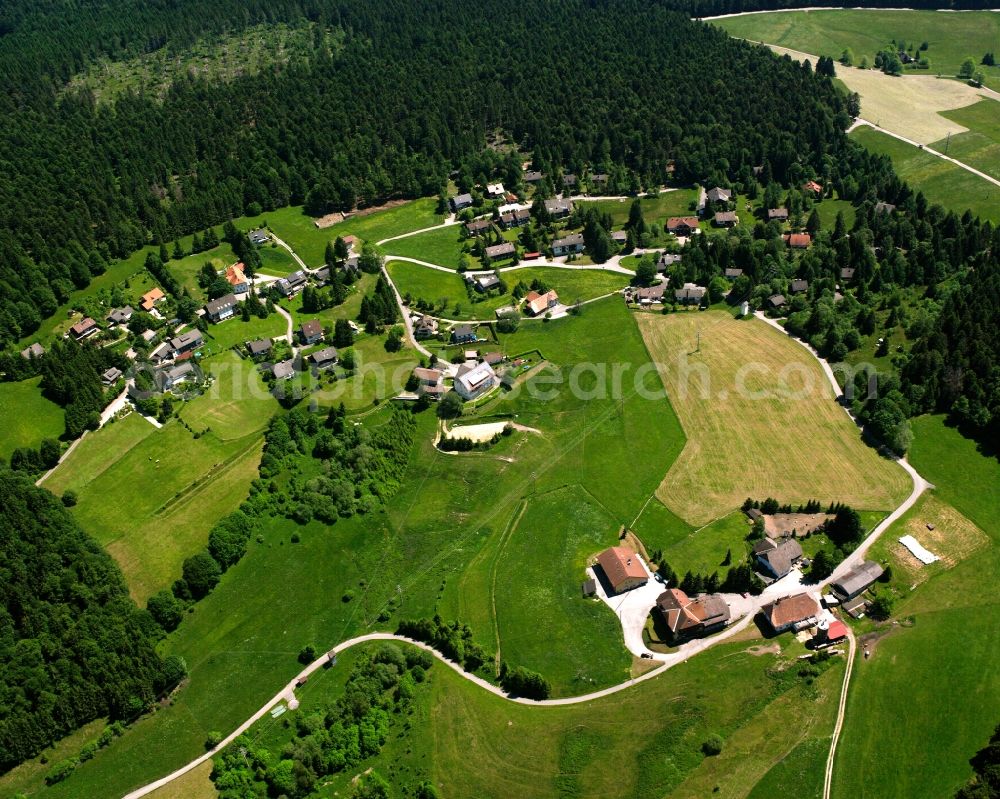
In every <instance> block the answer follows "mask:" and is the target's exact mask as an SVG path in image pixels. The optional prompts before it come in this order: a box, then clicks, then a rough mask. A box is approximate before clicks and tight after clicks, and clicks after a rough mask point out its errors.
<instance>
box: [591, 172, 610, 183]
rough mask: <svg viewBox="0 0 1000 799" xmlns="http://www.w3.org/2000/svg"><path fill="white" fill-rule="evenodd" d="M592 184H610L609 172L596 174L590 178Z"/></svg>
mask: <svg viewBox="0 0 1000 799" xmlns="http://www.w3.org/2000/svg"><path fill="white" fill-rule="evenodd" d="M590 182H591V183H597V184H600V185H601V186H604V185H606V184H607V182H608V173H607V172H595V173H594V174H593V175H591V176H590Z"/></svg>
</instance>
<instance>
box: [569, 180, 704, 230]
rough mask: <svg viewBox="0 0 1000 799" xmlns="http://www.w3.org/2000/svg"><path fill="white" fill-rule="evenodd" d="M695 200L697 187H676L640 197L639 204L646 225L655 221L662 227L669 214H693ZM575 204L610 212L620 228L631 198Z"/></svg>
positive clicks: (624, 220) (623, 222) (627, 213)
mask: <svg viewBox="0 0 1000 799" xmlns="http://www.w3.org/2000/svg"><path fill="white" fill-rule="evenodd" d="M697 201H698V190H697V189H676V190H673V191H666V192H662V193H661V194H659V195H658V196H656V197H646V196H643V197H640V198H639V205H640V207H641V208H642V216H643V219H645V220H646V224H647V225H652V224H654V223H656V224H659V225H660V226H661V227H662V226H664V225H666V222H667V219H668V218H669V217H671V216H690V215H691V214H693V213H694V204H695V203H696V202H697ZM577 204H578V205H581V206H583V207H585V208H588V207H594V208H597V209H598V210H600V211H601V212H602V213H608V214H610V215H611V221H612V223H613V224H614V226H615V227H616V228H620V227H622V226H623V225H624V224H625V223H626V222H627V221H628V215H629V211H630V210H631V208H632V199H631V198H625V199H621V200H579V201H578V202H577Z"/></svg>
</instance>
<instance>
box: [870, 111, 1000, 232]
mask: <svg viewBox="0 0 1000 799" xmlns="http://www.w3.org/2000/svg"><path fill="white" fill-rule="evenodd" d="M990 102H992V101H990ZM996 105H997V107H998V108H1000V103H997V104H996ZM962 135H963V136H966V135H968V134H962ZM851 137H852V138H853V139H854V140H855V141H858V142H860V143H861V144H863V145H864V146H865V147H867V148H868V149H869V150H871V151H872V152H875V153H879V154H882V155H888V156H889V157H890V158H891V159H892V165H893V167H895V169H896V172H897V173H898V174H899V176H900V177H901V178H903V179H904V180H905V181H906V182H907V183H909V184H910V186H912V187H913V188H914V189H917V190H919V191H922V192H923V193H924V196H925V197H927V199H928V200H929V201H930V202H932V203H938V204H939V205H942V206H944V207H945V208H948V209H949V210H952V211H955V212H957V213H963V212H964V211H965V210H966V209H967V208H968V209H970V210H971V211H972V213H974V214H977V215H979V216H980V217H982V218H983V219H988V220H990V221H991V222H994V223H995V222H1000V187H997V186H994V185H993V184H991V183H988V182H986V181H985V180H983V179H982V178H979V177H977V176H976V175H974V174H972V173H971V172H969V171H968V170H965V169H962V168H961V167H959V166H956V165H955V164H952V163H950V162H948V161H945V160H944V159H943V158H938V157H937V156H936V155H931V154H930V153H926V152H922V151H921V150H920V149H918V148H917V147H914V146H913V145H911V144H907V143H906V142H903V141H900V140H899V139H895V138H893V137H892V136H887V135H886V134H884V133H881V132H880V131H877V130H873V129H872V128H868V127H860V128H856V129H855V130H853V131H852V132H851Z"/></svg>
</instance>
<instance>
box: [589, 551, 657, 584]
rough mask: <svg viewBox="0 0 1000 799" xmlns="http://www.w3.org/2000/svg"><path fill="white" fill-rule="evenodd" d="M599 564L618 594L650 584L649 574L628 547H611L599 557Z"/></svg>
mask: <svg viewBox="0 0 1000 799" xmlns="http://www.w3.org/2000/svg"><path fill="white" fill-rule="evenodd" d="M597 563H598V564H599V565H600V567H601V569H602V570H603V571H604V576H605V577H607V580H608V585H610V586H611V588H612V589H613V590H614V592H615V593H616V594H620V593H622V592H623V591H631V590H632V589H633V588H638V587H639V586H640V585H645V584H646V583H647V582H649V573H648V572H647V571H646V567H645V566H644V565H643V563H642V561H641V560H639V556H638V555H636V554H635V553H634V552H633V551H632V550H631V549H628V548H626V547H610V548H609V549H605V550H604V551H603V552H602V553H601V554H600V555H598V556H597Z"/></svg>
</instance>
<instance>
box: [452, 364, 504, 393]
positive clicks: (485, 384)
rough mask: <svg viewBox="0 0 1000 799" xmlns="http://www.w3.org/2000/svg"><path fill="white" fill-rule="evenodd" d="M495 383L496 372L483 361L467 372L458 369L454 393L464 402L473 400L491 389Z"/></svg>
mask: <svg viewBox="0 0 1000 799" xmlns="http://www.w3.org/2000/svg"><path fill="white" fill-rule="evenodd" d="M496 383H497V376H496V372H494V371H493V367H492V366H490V365H489V364H488V363H486V362H485V361H483V362H482V363H478V364H476V365H475V366H473V367H471V368H470V369H467V370H462V369H459V370H458V372H457V373H456V375H455V391H457V392H458V393H459V395H460V396H461V397H462V399H465V400H471V399H475V398H476V397H478V396H480V395H481V394H484V393H485V392H487V391H488V390H489V389H491V388H493V386H495V385H496Z"/></svg>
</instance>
